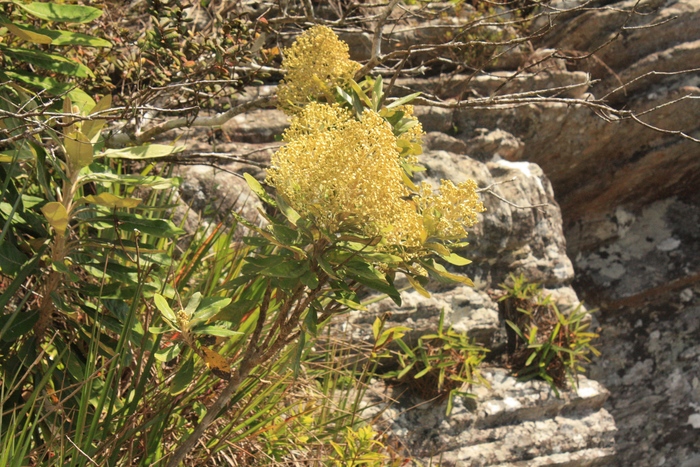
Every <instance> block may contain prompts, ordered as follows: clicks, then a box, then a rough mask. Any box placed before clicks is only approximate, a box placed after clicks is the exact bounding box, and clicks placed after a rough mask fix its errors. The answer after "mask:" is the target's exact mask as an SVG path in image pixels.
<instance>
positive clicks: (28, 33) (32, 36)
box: [0, 23, 53, 44]
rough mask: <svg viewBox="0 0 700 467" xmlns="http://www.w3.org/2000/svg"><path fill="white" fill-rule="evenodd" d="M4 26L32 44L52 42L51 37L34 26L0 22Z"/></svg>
mask: <svg viewBox="0 0 700 467" xmlns="http://www.w3.org/2000/svg"><path fill="white" fill-rule="evenodd" d="M0 24H2V25H3V26H5V27H6V28H7V29H8V30H9V31H10V32H11V33H12V34H14V35H15V36H17V37H19V38H20V39H22V40H23V41H27V42H31V43H32V44H50V43H51V42H53V40H52V39H51V37H49V36H47V35H46V34H41V33H40V32H38V31H37V30H36V29H34V28H29V27H27V26H23V25H21V24H14V23H0Z"/></svg>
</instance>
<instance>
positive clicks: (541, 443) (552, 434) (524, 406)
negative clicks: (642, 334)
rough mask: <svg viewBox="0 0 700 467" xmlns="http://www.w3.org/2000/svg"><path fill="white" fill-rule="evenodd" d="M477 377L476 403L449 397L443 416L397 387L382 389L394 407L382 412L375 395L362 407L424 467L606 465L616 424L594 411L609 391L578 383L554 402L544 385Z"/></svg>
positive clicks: (502, 375)
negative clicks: (376, 416)
mask: <svg viewBox="0 0 700 467" xmlns="http://www.w3.org/2000/svg"><path fill="white" fill-rule="evenodd" d="M483 375H484V377H485V379H486V380H487V381H488V382H489V384H490V387H485V386H480V387H477V388H475V389H474V390H473V392H474V394H475V395H476V396H477V400H476V402H475V403H474V402H473V401H471V400H465V399H461V398H456V400H455V405H454V408H453V411H452V413H451V414H450V415H449V416H447V415H445V412H444V404H441V405H438V406H435V405H431V404H425V403H424V402H423V403H422V405H419V404H421V402H422V401H420V400H417V399H415V398H413V397H411V396H406V395H403V396H402V395H401V394H400V388H389V389H388V391H389V393H390V394H389V395H390V396H391V397H393V398H398V399H399V400H400V405H399V406H396V405H393V406H386V403H385V402H383V401H384V400H385V399H384V397H386V396H382V395H381V393H380V392H375V393H373V394H374V396H373V398H374V400H372V399H370V401H368V402H372V403H373V404H375V405H373V408H372V410H373V411H376V412H381V411H382V410H383V411H384V412H383V413H382V415H381V417H382V419H381V420H382V421H381V422H380V424H381V425H383V426H386V428H387V429H389V430H390V431H391V432H392V433H393V434H394V435H395V436H398V437H400V438H401V440H402V442H404V443H407V444H408V446H409V448H410V449H411V451H412V452H413V453H414V455H417V456H420V457H421V458H422V459H421V460H422V461H423V462H425V464H426V465H427V464H429V463H430V462H431V461H432V462H433V463H436V462H439V463H440V465H443V466H462V465H470V466H503V467H505V466H520V465H522V466H525V465H536V466H539V465H601V464H602V463H604V462H605V461H606V460H609V459H610V458H611V456H612V454H613V453H614V445H615V440H614V434H615V422H614V421H613V419H612V417H611V416H610V414H609V413H608V412H607V411H606V410H604V409H601V407H602V405H603V403H604V402H605V400H606V399H607V397H608V392H607V391H606V390H605V388H603V387H602V386H601V385H600V384H598V383H596V382H595V381H591V380H588V379H586V378H580V380H579V386H578V389H577V390H575V391H571V392H568V393H565V394H564V395H563V397H561V398H559V397H556V396H555V395H554V394H553V393H552V392H551V389H550V388H549V386H548V385H547V384H546V383H544V382H543V381H531V382H527V383H521V382H517V381H515V379H514V378H512V377H511V376H508V374H507V372H506V371H505V370H502V369H488V370H485V371H484V373H483ZM377 389H378V391H381V388H377ZM413 405H415V408H414V409H413V410H403V409H404V407H411V406H413Z"/></svg>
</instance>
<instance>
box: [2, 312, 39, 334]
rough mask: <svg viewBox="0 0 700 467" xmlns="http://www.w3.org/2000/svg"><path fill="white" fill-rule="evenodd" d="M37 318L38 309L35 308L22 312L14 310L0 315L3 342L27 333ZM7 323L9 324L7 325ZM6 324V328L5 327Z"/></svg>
mask: <svg viewBox="0 0 700 467" xmlns="http://www.w3.org/2000/svg"><path fill="white" fill-rule="evenodd" d="M38 319H39V310H38V309H35V310H32V311H29V312H25V313H22V312H20V311H16V312H14V313H11V314H9V315H3V316H0V331H2V330H3V329H4V332H2V340H3V341H4V342H13V341H16V340H17V339H19V338H20V337H22V336H23V335H25V334H26V333H28V332H29V331H31V330H32V327H34V324H35V323H36V322H37V320H38ZM8 323H9V325H8ZM5 326H7V329H5Z"/></svg>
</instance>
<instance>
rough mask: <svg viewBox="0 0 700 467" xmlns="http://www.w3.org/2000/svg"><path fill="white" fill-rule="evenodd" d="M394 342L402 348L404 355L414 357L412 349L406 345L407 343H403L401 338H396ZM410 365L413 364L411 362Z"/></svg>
mask: <svg viewBox="0 0 700 467" xmlns="http://www.w3.org/2000/svg"><path fill="white" fill-rule="evenodd" d="M396 344H397V345H398V346H399V347H401V350H403V352H404V353H405V354H406V355H408V356H409V357H411V358H416V354H415V353H414V352H413V350H411V348H410V347H408V345H406V343H405V342H404V341H403V340H401V339H397V340H396ZM411 366H413V364H411Z"/></svg>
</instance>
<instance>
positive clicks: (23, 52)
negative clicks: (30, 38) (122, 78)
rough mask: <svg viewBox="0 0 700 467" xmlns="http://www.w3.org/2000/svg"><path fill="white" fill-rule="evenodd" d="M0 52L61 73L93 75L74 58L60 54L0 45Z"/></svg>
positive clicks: (85, 76) (86, 76)
mask: <svg viewBox="0 0 700 467" xmlns="http://www.w3.org/2000/svg"><path fill="white" fill-rule="evenodd" d="M0 52H2V53H4V54H5V55H7V56H9V57H11V58H13V59H15V60H17V61H20V62H25V63H28V64H31V65H34V66H36V67H38V68H41V69H43V70H48V71H53V72H56V73H61V74H63V75H69V76H76V77H78V78H88V77H94V76H95V75H94V74H93V73H92V71H91V70H90V69H89V68H88V67H86V66H85V65H83V64H82V63H78V62H76V61H74V60H71V59H69V58H66V57H64V56H62V55H56V54H50V53H47V52H42V51H39V50H29V49H17V48H13V47H6V46H0Z"/></svg>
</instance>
